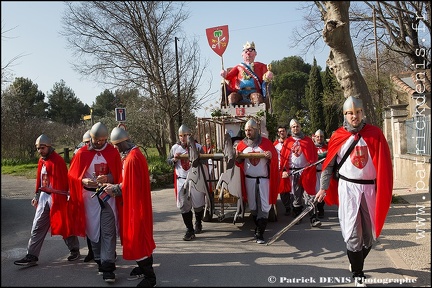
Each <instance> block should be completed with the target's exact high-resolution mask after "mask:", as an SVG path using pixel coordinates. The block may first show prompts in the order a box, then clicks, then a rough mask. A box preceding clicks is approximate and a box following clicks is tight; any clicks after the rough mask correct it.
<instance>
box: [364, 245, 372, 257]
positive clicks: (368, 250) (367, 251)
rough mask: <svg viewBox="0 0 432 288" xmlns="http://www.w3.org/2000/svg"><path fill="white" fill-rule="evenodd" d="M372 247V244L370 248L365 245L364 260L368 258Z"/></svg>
mask: <svg viewBox="0 0 432 288" xmlns="http://www.w3.org/2000/svg"><path fill="white" fill-rule="evenodd" d="M371 249H372V246H370V247H369V248H366V247H363V260H364V259H366V257H367V255H368V254H369V252H370V250H371Z"/></svg>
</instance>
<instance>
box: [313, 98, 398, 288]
mask: <svg viewBox="0 0 432 288" xmlns="http://www.w3.org/2000/svg"><path fill="white" fill-rule="evenodd" d="M343 114H344V123H343V125H342V127H339V128H338V129H337V130H336V131H335V132H334V133H333V135H332V136H331V138H330V141H329V147H328V152H327V157H326V159H325V161H324V163H323V171H322V174H321V189H320V190H319V191H318V193H317V194H316V198H317V200H318V201H319V202H321V201H323V200H325V202H326V204H328V205H339V208H338V215H339V223H340V226H341V232H342V236H343V239H344V242H345V243H346V248H347V256H348V259H349V262H350V271H351V272H352V273H353V274H352V275H353V278H354V279H355V285H356V286H357V287H365V286H366V284H365V275H364V272H363V266H364V261H365V259H366V256H367V255H368V254H369V252H370V250H371V248H372V244H373V241H374V240H376V239H377V238H378V237H379V235H380V233H381V230H382V228H383V226H384V222H385V218H386V217H387V213H388V210H389V208H390V203H391V199H392V191H393V169H392V161H391V156H390V149H389V146H388V143H387V140H386V138H385V137H384V134H383V133H382V131H381V130H380V129H379V128H378V127H376V126H373V125H371V124H367V123H365V121H364V114H363V103H362V101H361V99H359V98H356V97H353V96H350V97H348V98H347V99H346V100H345V102H344V105H343ZM348 156H349V157H348ZM344 159H345V161H343V160H344ZM335 167H336V169H334V168H335ZM336 171H337V173H336ZM332 175H334V176H336V177H337V179H338V180H336V178H335V177H332ZM326 192H327V193H326ZM326 195H327V197H326Z"/></svg>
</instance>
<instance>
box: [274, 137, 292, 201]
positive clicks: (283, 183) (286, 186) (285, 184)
mask: <svg viewBox="0 0 432 288" xmlns="http://www.w3.org/2000/svg"><path fill="white" fill-rule="evenodd" d="M277 144H279V140H275V141H274V142H273V146H276V145H277ZM280 157H281V160H280V162H281V163H283V162H284V161H285V160H284V159H283V158H282V155H281V156H280ZM283 171H284V169H283V166H282V165H281V166H280V169H279V185H278V194H280V193H284V192H290V191H291V181H290V178H289V177H288V178H282V172H283ZM287 172H288V173H289V171H288V170H287Z"/></svg>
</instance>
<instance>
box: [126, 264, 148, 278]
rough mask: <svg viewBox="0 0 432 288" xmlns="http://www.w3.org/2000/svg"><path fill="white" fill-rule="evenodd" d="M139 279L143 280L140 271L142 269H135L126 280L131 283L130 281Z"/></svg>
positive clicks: (142, 274)
mask: <svg viewBox="0 0 432 288" xmlns="http://www.w3.org/2000/svg"><path fill="white" fill-rule="evenodd" d="M141 278H144V272H143V271H142V269H141V268H140V267H135V268H133V269H132V271H131V272H130V274H129V277H128V278H127V280H129V281H132V280H138V279H141Z"/></svg>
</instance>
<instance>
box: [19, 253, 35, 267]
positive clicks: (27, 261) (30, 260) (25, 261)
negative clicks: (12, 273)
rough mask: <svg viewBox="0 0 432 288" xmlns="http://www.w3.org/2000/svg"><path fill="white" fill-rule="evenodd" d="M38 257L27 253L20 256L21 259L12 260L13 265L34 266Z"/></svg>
mask: <svg viewBox="0 0 432 288" xmlns="http://www.w3.org/2000/svg"><path fill="white" fill-rule="evenodd" d="M38 260H39V259H38V257H36V256H33V255H31V254H27V255H26V256H25V257H24V258H22V259H21V260H16V261H15V262H14V264H15V265H19V266H27V267H31V266H35V265H37V261H38Z"/></svg>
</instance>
